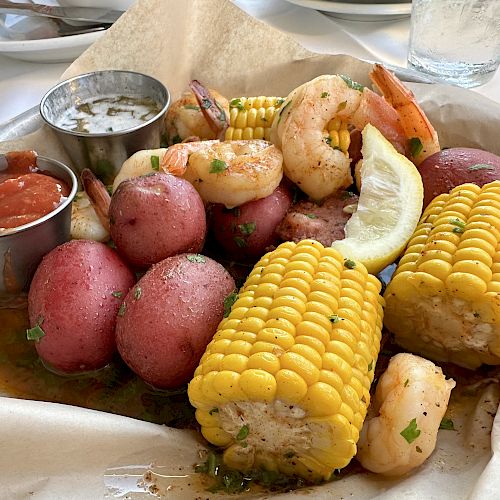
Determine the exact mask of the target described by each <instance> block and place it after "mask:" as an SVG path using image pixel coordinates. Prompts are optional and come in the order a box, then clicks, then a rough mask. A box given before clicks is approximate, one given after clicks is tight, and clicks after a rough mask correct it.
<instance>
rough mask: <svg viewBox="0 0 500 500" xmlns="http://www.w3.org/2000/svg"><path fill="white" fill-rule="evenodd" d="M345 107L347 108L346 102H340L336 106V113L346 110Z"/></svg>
mask: <svg viewBox="0 0 500 500" xmlns="http://www.w3.org/2000/svg"><path fill="white" fill-rule="evenodd" d="M346 106H347V101H343V102H341V103H340V104H339V105H338V106H337V113H338V112H339V111H342V110H343V109H345V108H346Z"/></svg>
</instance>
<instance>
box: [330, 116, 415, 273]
mask: <svg viewBox="0 0 500 500" xmlns="http://www.w3.org/2000/svg"><path fill="white" fill-rule="evenodd" d="M362 135H363V147H362V149H361V151H362V153H363V163H362V166H361V170H360V174H361V191H360V195H359V202H358V208H357V210H356V212H354V214H353V215H352V216H351V218H350V219H349V220H348V221H347V224H346V226H345V239H343V240H339V241H335V242H333V244H332V247H334V248H335V249H337V250H338V251H339V252H340V253H341V254H342V255H343V256H344V257H345V258H346V259H352V260H354V261H359V262H362V263H363V264H364V265H365V266H366V268H367V269H368V272H370V273H372V274H376V273H378V272H380V271H381V270H382V269H384V268H385V267H386V266H388V265H389V264H391V263H392V262H394V261H395V260H396V259H397V257H398V256H399V255H400V254H401V252H402V251H403V250H404V248H405V246H406V244H407V243H408V240H409V239H410V238H411V236H412V234H413V232H414V230H415V228H416V227H417V223H418V221H419V219H420V215H421V213H422V204H423V198H424V187H423V184H422V178H421V177H420V174H419V172H418V170H417V168H416V167H415V165H414V164H413V163H412V162H411V161H410V160H408V158H406V157H405V156H403V155H401V154H399V153H398V152H397V151H396V150H395V149H394V147H393V146H392V144H391V143H390V142H389V141H388V140H387V139H386V138H385V137H384V136H383V135H382V134H381V133H380V132H379V131H378V130H377V129H376V128H375V127H374V126H373V125H366V127H365V128H364V129H363V132H362Z"/></svg>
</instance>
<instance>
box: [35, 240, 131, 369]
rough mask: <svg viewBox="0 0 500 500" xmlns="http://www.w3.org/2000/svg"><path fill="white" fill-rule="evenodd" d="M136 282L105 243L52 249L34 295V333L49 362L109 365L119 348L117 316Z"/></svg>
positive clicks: (61, 366) (79, 242) (73, 365)
mask: <svg viewBox="0 0 500 500" xmlns="http://www.w3.org/2000/svg"><path fill="white" fill-rule="evenodd" d="M134 282H135V277H134V274H133V273H132V272H131V271H130V270H129V268H128V267H127V265H126V264H125V263H124V262H123V261H122V259H121V258H120V257H119V255H118V254H117V253H116V252H115V251H114V250H112V249H111V248H109V247H108V246H106V245H104V244H103V243H98V242H96V241H89V240H73V241H70V242H68V243H64V244H63V245H60V246H59V247H57V248H55V249H54V250H52V251H51V252H50V253H48V254H47V255H46V256H45V257H44V258H43V261H42V262H41V264H40V265H39V267H38V269H37V270H36V272H35V276H34V278H33V281H32V282H31V287H30V290H29V294H28V312H29V319H30V325H31V328H30V330H28V338H29V339H31V340H35V341H36V344H35V347H36V350H37V352H38V354H39V356H40V357H41V358H42V360H43V361H44V362H45V364H46V365H47V366H48V367H49V368H52V369H53V370H55V371H58V372H63V373H77V372H85V371H90V370H96V369H98V368H102V367H103V366H105V365H107V364H108V363H109V361H110V360H111V358H112V356H113V353H114V352H115V350H116V344H115V336H114V330H115V322H116V315H117V313H118V310H119V308H120V304H121V303H122V301H123V299H124V297H125V295H126V294H127V292H128V290H129V289H130V287H131V286H132V285H133V284H134Z"/></svg>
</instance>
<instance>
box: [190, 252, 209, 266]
mask: <svg viewBox="0 0 500 500" xmlns="http://www.w3.org/2000/svg"><path fill="white" fill-rule="evenodd" d="M186 259H187V260H189V262H193V263H196V264H205V262H206V259H205V257H204V256H203V255H201V254H199V253H190V254H188V255H187V256H186Z"/></svg>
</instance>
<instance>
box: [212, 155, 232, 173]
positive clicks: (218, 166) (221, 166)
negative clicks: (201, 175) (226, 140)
mask: <svg viewBox="0 0 500 500" xmlns="http://www.w3.org/2000/svg"><path fill="white" fill-rule="evenodd" d="M228 168H229V167H228V166H227V163H226V162H225V161H224V160H219V159H218V158H214V159H213V160H212V161H211V162H210V170H209V172H210V173H211V174H220V173H222V172H224V171H225V170H227V169H228Z"/></svg>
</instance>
